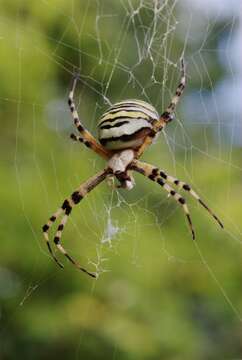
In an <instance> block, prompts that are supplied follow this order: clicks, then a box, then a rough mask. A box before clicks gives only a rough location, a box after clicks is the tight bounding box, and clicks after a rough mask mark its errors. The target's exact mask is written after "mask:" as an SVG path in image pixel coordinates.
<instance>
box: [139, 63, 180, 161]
mask: <svg viewBox="0 0 242 360" xmlns="http://www.w3.org/2000/svg"><path fill="white" fill-rule="evenodd" d="M180 61H181V79H180V83H179V84H178V86H177V88H176V92H175V95H174V96H173V98H172V99H171V102H170V104H169V105H168V107H167V108H166V110H165V111H164V112H163V113H162V114H161V116H160V119H159V120H155V121H154V122H153V130H154V133H153V134H151V135H147V136H146V138H145V140H144V142H143V144H142V145H141V146H140V148H139V149H138V151H137V153H136V158H139V157H140V156H141V155H142V154H143V152H144V151H145V150H146V148H147V147H148V146H149V145H151V143H152V141H153V138H154V136H155V135H156V134H157V133H158V132H160V131H161V130H162V129H163V128H164V127H165V126H166V125H167V124H168V123H169V122H171V121H172V120H173V118H174V117H173V115H174V111H175V109H176V106H177V104H178V102H179V99H180V97H181V95H182V93H183V91H184V89H185V85H186V74H185V65H184V59H183V57H182V58H181V60H180Z"/></svg>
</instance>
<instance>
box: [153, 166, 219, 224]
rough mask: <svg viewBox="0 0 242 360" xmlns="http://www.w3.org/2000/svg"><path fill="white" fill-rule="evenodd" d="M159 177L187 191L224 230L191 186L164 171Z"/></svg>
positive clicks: (161, 171)
mask: <svg viewBox="0 0 242 360" xmlns="http://www.w3.org/2000/svg"><path fill="white" fill-rule="evenodd" d="M159 171H160V176H161V177H162V178H163V179H164V180H166V181H168V182H169V183H171V184H174V185H177V186H178V187H179V188H180V189H183V190H185V191H187V192H188V193H189V194H190V195H191V196H192V197H194V198H195V199H196V200H197V201H198V202H199V204H200V205H202V206H203V207H204V208H205V209H206V210H207V211H208V212H209V213H210V215H211V216H212V217H213V218H214V219H215V220H216V221H217V223H218V224H219V225H220V226H221V228H222V229H223V228H224V225H223V223H222V221H221V220H220V219H219V218H218V217H217V215H215V214H214V212H213V211H212V210H211V209H210V208H209V207H208V206H207V204H206V203H205V202H204V201H203V200H202V199H201V198H200V196H199V195H198V194H197V193H196V192H195V191H194V190H193V189H192V188H191V186H190V185H189V184H187V183H185V182H183V181H181V180H179V179H176V178H174V177H173V176H170V175H168V174H167V173H166V172H165V171H164V170H159Z"/></svg>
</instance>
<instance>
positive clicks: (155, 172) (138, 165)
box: [132, 160, 195, 240]
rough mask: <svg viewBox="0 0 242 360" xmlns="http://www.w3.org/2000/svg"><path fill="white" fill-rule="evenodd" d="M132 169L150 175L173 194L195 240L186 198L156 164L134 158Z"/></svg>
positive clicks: (149, 176) (151, 178) (150, 177)
mask: <svg viewBox="0 0 242 360" xmlns="http://www.w3.org/2000/svg"><path fill="white" fill-rule="evenodd" d="M132 169H133V170H135V171H137V172H139V173H140V174H142V175H144V176H146V177H148V178H149V179H150V180H152V181H155V182H157V183H158V184H159V185H161V186H162V187H163V188H164V189H165V190H166V191H167V192H168V193H169V195H171V196H173V198H174V199H175V200H176V202H177V203H178V204H179V205H181V207H182V209H183V211H184V213H185V216H186V218H187V221H188V225H189V228H190V231H191V233H192V238H193V240H195V231H194V228H193V224H192V220H191V216H190V212H189V209H188V206H187V204H186V200H185V199H184V198H183V197H182V196H181V195H180V194H179V193H178V192H176V191H175V190H174V189H173V188H172V187H171V186H170V185H169V184H167V182H166V181H165V180H164V178H162V176H161V175H160V172H159V169H157V168H156V167H155V166H152V165H150V164H146V163H142V162H140V161H137V160H134V161H133V165H132Z"/></svg>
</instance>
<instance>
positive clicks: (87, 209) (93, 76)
mask: <svg viewBox="0 0 242 360" xmlns="http://www.w3.org/2000/svg"><path fill="white" fill-rule="evenodd" d="M128 3H132V5H133V11H134V9H136V8H138V6H139V5H140V2H139V1H137V2H136V1H132V2H127V3H126V2H124V3H123V2H114V1H111V0H105V1H104V2H94V1H88V2H85V1H83V0H81V1H80V0H79V1H78V0H75V1H71V2H68V1H64V0H62V1H60V0H58V1H57V0H55V1H54V0H51V1H17V0H11V1H7V0H6V1H2V2H1V5H0V6H1V21H0V55H1V61H0V78H1V82H0V92H1V97H0V103H1V108H0V115H1V119H2V121H1V143H0V146H1V149H0V150H1V162H2V170H1V172H0V180H1V184H2V186H1V188H0V194H1V202H0V207H1V214H2V215H1V226H0V232H1V254H2V261H1V268H0V299H1V309H0V310H1V348H0V357H1V359H19V358H23V359H57V358H58V359H67V358H68V359H122V360H131V359H148V360H152V359H172V360H175V359H197V360H199V359H201V360H202V359H232V358H233V359H235V358H240V357H241V340H240V320H239V315H238V314H236V313H235V311H236V309H238V312H239V311H240V309H241V281H240V280H241V265H240V262H241V256H240V251H241V243H240V236H239V235H240V233H239V229H238V228H237V226H238V224H240V219H241V206H240V201H239V199H238V193H239V192H240V187H241V184H240V172H239V166H240V154H239V153H237V152H238V150H237V149H235V148H230V149H229V156H228V149H227V148H226V145H225V144H222V146H221V148H222V152H221V153H220V154H219V156H218V144H217V143H216V141H214V134H213V131H212V130H211V129H207V130H206V134H205V132H204V126H203V125H204V124H200V125H199V126H196V127H193V126H191V127H190V125H189V124H190V123H189V120H188V119H187V116H186V109H185V107H183V106H182V104H181V105H179V106H180V107H179V109H178V117H179V121H180V122H181V123H182V124H183V127H184V128H185V130H184V129H183V128H182V127H181V126H178V125H177V122H176V123H175V122H174V123H172V124H171V126H170V128H169V129H168V131H167V133H168V134H169V136H170V137H171V139H173V140H174V142H175V146H174V148H172V149H168V146H167V144H166V142H165V141H164V137H163V136H161V138H162V140H161V141H159V142H158V143H157V144H156V145H154V146H153V147H152V148H151V149H149V150H148V151H147V154H146V155H145V156H144V158H145V160H146V161H148V162H151V163H154V164H157V166H159V167H161V168H164V169H166V170H167V172H169V173H170V174H174V175H176V176H178V177H179V178H181V179H184V180H185V181H187V182H190V183H192V184H193V185H194V186H195V188H196V189H198V190H199V193H201V194H202V195H203V196H204V198H205V199H206V201H207V202H208V203H209V205H211V207H212V208H213V209H214V210H215V211H216V212H218V215H219V216H220V217H221V218H222V219H223V221H224V223H225V228H226V230H225V231H224V232H222V231H221V230H220V229H218V227H217V225H216V224H215V223H214V222H213V220H212V219H211V218H210V217H209V215H208V214H207V213H206V212H205V211H204V210H203V209H201V208H200V207H199V206H198V205H197V204H196V202H195V201H194V200H192V199H189V201H188V203H189V206H190V209H191V213H192V218H193V222H194V226H195V228H196V233H197V245H196V244H195V243H193V242H192V240H191V237H190V234H189V231H188V228H187V226H186V224H185V219H184V216H183V214H182V212H181V210H180V208H178V207H177V206H176V205H175V204H174V203H173V201H172V199H167V197H166V194H165V193H164V192H163V191H161V189H160V188H159V187H158V186H157V185H155V184H153V183H151V182H149V181H148V180H146V179H145V178H143V177H141V176H140V175H137V176H136V179H137V186H136V187H135V189H134V190H133V191H132V192H130V193H127V192H125V191H122V190H120V191H119V193H118V194H117V193H116V192H112V191H111V190H110V188H108V187H107V185H106V184H104V185H101V186H100V187H99V188H98V189H96V190H95V192H93V193H92V194H90V195H89V196H88V198H87V199H86V200H85V201H84V202H83V203H82V204H81V205H80V206H78V207H77V208H76V209H75V211H73V215H72V217H71V218H72V221H69V223H68V226H67V227H66V229H65V231H64V234H63V241H64V244H65V246H66V248H67V249H68V250H69V251H70V253H72V254H73V255H74V256H75V257H76V258H77V259H78V260H79V261H80V262H81V263H82V264H85V265H87V266H88V268H93V269H94V270H95V266H93V265H92V264H93V263H96V264H97V263H98V264H99V267H100V268H103V269H105V270H108V271H107V272H103V273H101V275H100V277H99V279H98V280H97V281H93V280H92V279H89V278H88V277H85V275H83V274H82V273H78V271H76V269H74V268H72V267H71V265H70V264H69V263H65V269H64V270H60V269H59V268H56V266H55V264H54V263H53V261H52V260H51V259H50V257H49V256H48V252H47V249H46V245H45V243H44V241H43V239H42V234H41V226H42V225H43V224H44V223H45V221H46V220H47V218H48V217H49V216H50V215H51V213H52V212H53V211H55V210H56V208H57V207H58V206H59V205H60V204H61V201H62V200H63V199H64V198H65V197H66V196H67V195H68V194H70V193H71V192H72V191H73V190H74V189H75V188H76V187H77V186H78V184H79V183H81V182H82V181H83V180H84V179H86V178H88V177H89V176H91V175H93V174H94V173H95V172H97V171H98V169H101V168H102V167H103V166H104V163H103V161H102V160H100V159H97V157H96V156H95V155H94V154H92V153H91V152H90V151H89V150H88V149H84V148H83V147H81V146H80V145H79V144H72V143H71V140H70V139H69V133H70V132H72V131H73V126H72V124H71V117H70V114H69V112H68V109H67V105H66V103H67V101H66V100H67V95H68V89H69V84H70V80H71V77H72V74H73V71H74V70H75V69H78V70H79V72H80V77H81V80H80V82H79V84H78V85H79V86H78V90H77V91H78V94H79V98H78V97H77V98H78V100H77V101H79V102H78V103H79V112H80V114H81V116H82V118H83V119H84V120H83V121H84V123H85V124H86V126H88V128H89V129H91V130H92V131H93V132H94V133H95V123H96V121H97V118H98V116H99V115H100V114H101V112H102V111H103V109H104V108H105V107H106V106H107V104H106V100H105V97H106V98H109V99H110V101H116V100H122V99H123V98H128V97H135V98H143V99H146V98H145V93H146V94H147V96H149V98H150V99H152V102H153V104H155V105H157V107H158V109H159V110H160V111H161V109H162V107H164V106H165V104H166V103H167V101H168V99H169V98H170V95H171V94H172V91H173V90H174V88H175V86H176V84H177V79H178V77H179V72H178V71H177V69H176V68H175V67H172V66H168V61H167V59H172V60H173V61H174V62H175V63H176V62H178V59H179V56H180V54H181V51H182V49H183V46H184V44H183V43H182V41H181V37H180V36H179V34H178V32H175V33H173V35H172V37H171V38H169V34H166V31H167V28H166V26H167V19H168V17H169V16H170V19H171V20H174V19H175V15H176V11H178V10H177V9H176V8H175V9H174V11H173V12H172V13H171V14H170V13H169V11H171V8H168V7H167V8H166V7H164V21H163V22H162V21H160V24H157V27H158V28H157V29H156V30H155V31H156V33H155V42H154V43H153V44H152V47H153V48H152V49H153V50H152V51H153V52H152V56H153V61H154V62H152V61H151V53H147V54H146V55H145V51H147V42H145V36H144V34H145V31H147V29H149V31H150V29H151V24H152V21H153V9H152V6H151V3H152V2H149V1H148V2H145V3H147V4H148V5H146V6H144V7H143V8H142V9H141V10H140V12H139V17H137V16H133V15H132V14H131V13H130V12H129V10H128V9H129V6H128ZM125 4H126V5H125ZM124 5H125V6H124ZM167 9H168V10H169V11H168V10H167ZM130 14H131V15H132V16H131V15H130ZM161 18H162V17H161ZM161 18H159V19H161ZM141 24H143V27H142V26H141ZM219 26H221V28H222V26H223V24H219V23H218V24H217V25H216V30H215V29H214V33H213V31H210V32H209V33H208V36H210V37H211V40H210V42H209V44H210V45H211V46H214V48H216V46H217V42H216V41H215V40H214V36H215V37H216V33H217V32H218V28H219ZM134 29H135V31H134ZM215 31H216V33H215ZM228 31H229V29H228ZM136 32H137V33H136ZM213 35H214V36H213ZM135 36H137V38H136V37H135ZM149 36H152V32H151V33H150V34H149ZM164 36H167V44H168V45H167V44H166V46H165V47H163V45H162V41H163V40H164ZM137 43H138V44H139V45H140V49H139V48H138V47H137ZM196 50H197V48H196V45H194V47H192V45H190V49H188V53H187V56H188V58H189V57H190V56H191V57H192V55H193V54H195V53H196ZM118 51H120V53H118ZM139 51H140V54H141V55H140V56H141V57H140V59H141V60H140V61H139ZM204 56H205V55H204ZM154 63H155V68H154V67H153V64H154ZM189 64H190V66H191V68H190V70H188V71H189V73H191V74H194V76H192V77H191V78H189V85H188V90H187V93H189V92H192V91H195V90H196V88H198V87H199V86H201V79H200V77H199V76H198V74H197V75H196V71H195V69H194V67H193V62H192V61H191V62H189ZM134 65H135V66H134ZM207 66H208V71H209V75H210V79H212V81H213V85H215V81H219V80H220V79H221V78H222V77H223V76H224V74H223V71H222V69H221V68H220V67H219V66H218V60H217V58H216V52H214V53H212V55H211V54H210V57H209V61H208V65H207ZM201 74H202V70H201ZM201 74H200V75H201ZM202 75H203V74H202ZM162 79H167V81H166V82H165V83H164V86H163V87H162ZM204 79H205V82H204V87H207V88H208V89H209V90H211V89H210V88H209V86H210V84H209V81H208V82H207V78H206V74H204ZM135 80H138V81H139V83H138V82H137V81H135ZM144 89H145V93H144V92H142V90H144ZM53 117H54V119H53ZM190 120H191V123H192V121H193V119H190ZM186 121H187V122H186ZM204 134H205V135H204ZM219 140H221V139H219ZM207 142H209V148H208V147H207ZM179 145H181V146H179ZM193 145H197V147H196V146H193ZM220 145H221V144H220ZM199 149H202V151H199ZM232 158H233V159H234V162H235V163H236V162H237V163H238V167H236V166H230V165H231V164H232V162H231V159H232ZM110 221H111V224H112V226H114V227H116V230H117V233H116V234H115V236H114V238H113V239H111V246H110V244H109V242H108V241H107V242H106V243H105V242H103V243H102V242H101V240H108V239H107V237H108V234H107V233H106V232H107V224H108V223H109V222H110ZM236 224H237V225H236ZM109 225H110V223H109ZM200 252H201V253H202V254H203V255H202V257H201V256H200ZM100 261H101V263H100ZM223 292H225V293H226V294H227V295H226V296H228V299H227V300H226V299H225V297H224V293H223ZM230 303H231V304H232V306H231V304H230Z"/></svg>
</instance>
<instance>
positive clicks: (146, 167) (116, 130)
mask: <svg viewBox="0 0 242 360" xmlns="http://www.w3.org/2000/svg"><path fill="white" fill-rule="evenodd" d="M185 82H186V77H185V68H184V62H183V59H181V80H180V83H179V85H178V87H177V89H176V93H175V95H174V97H173V98H172V100H171V103H170V104H169V106H168V107H167V109H166V110H165V111H164V112H163V113H162V114H161V115H159V113H158V112H157V111H156V109H155V108H154V107H153V106H152V105H150V104H148V103H146V102H144V101H141V100H125V101H121V102H119V103H116V104H114V105H113V106H111V107H110V108H109V109H108V110H107V111H106V112H105V113H104V114H103V115H102V117H101V119H100V121H99V123H98V131H99V142H98V141H97V140H96V139H95V138H94V137H93V136H92V135H91V134H90V132H89V131H88V130H86V129H85V128H84V126H83V125H82V123H81V121H80V119H79V116H78V113H77V110H76V107H75V103H74V99H73V98H74V90H75V87H76V83H77V78H74V81H73V86H72V89H71V91H70V94H69V99H68V104H69V108H70V111H71V114H72V117H73V120H74V124H75V126H76V128H77V130H78V131H79V133H80V135H75V134H71V138H72V139H73V140H75V141H80V142H81V143H83V144H84V145H86V146H87V147H89V148H90V149H92V150H93V151H94V152H96V153H97V154H98V155H99V156H101V157H102V158H104V159H105V160H106V161H107V165H106V167H105V168H104V170H102V171H100V172H99V173H97V174H96V175H94V176H93V177H91V178H90V179H88V180H87V181H85V182H84V183H82V184H81V185H80V186H79V187H78V188H77V189H76V190H75V191H74V192H73V193H72V194H71V196H70V197H68V198H67V199H65V200H64V202H63V204H62V206H61V207H60V208H59V209H58V210H57V211H56V212H55V213H54V214H53V215H52V216H51V217H50V218H49V220H48V221H47V223H46V224H45V225H44V226H43V233H44V237H45V240H46V243H47V246H48V249H49V251H50V254H51V255H52V257H53V258H54V260H55V261H56V262H57V264H58V265H60V266H61V267H63V265H62V264H61V263H60V262H59V260H58V259H57V257H56V256H55V254H54V253H53V251H52V248H51V245H50V242H49V236H48V231H49V230H50V228H51V226H52V225H53V224H54V223H55V221H56V220H57V219H58V218H60V219H61V220H60V222H59V225H58V227H57V232H56V234H55V237H54V244H55V245H56V246H57V248H58V249H59V251H60V252H61V253H62V254H63V255H65V256H66V257H67V259H68V260H69V261H70V262H71V263H72V264H73V265H75V266H76V267H77V268H78V269H79V270H81V271H83V272H85V273H86V274H88V275H90V276H92V277H96V274H95V273H92V272H89V271H87V270H86V269H85V268H83V267H82V266H80V265H79V264H78V263H77V262H76V261H75V260H74V259H73V258H72V257H71V256H70V255H69V254H68V253H67V251H66V250H65V248H64V247H63V245H62V244H61V235H62V232H63V230H64V227H65V225H66V222H67V220H68V217H69V215H70V214H71V212H72V209H73V208H74V206H75V205H77V204H78V203H79V202H80V201H81V200H82V199H83V198H84V197H85V196H86V195H87V194H88V193H89V192H90V191H91V190H93V189H94V188H95V187H96V186H97V185H98V184H100V183H101V182H102V181H103V180H104V179H105V178H107V177H110V176H111V177H113V178H116V179H117V181H118V183H119V185H118V187H122V188H124V189H128V190H129V189H132V187H133V186H134V180H133V176H132V172H133V171H136V172H138V173H140V174H142V175H144V176H146V177H147V178H148V179H150V180H152V181H155V182H156V183H158V184H159V185H160V186H162V187H163V189H165V191H167V192H168V194H169V195H170V196H172V197H173V198H174V200H175V201H176V202H177V203H178V204H179V205H180V206H181V208H182V210H183V211H184V214H185V216H186V218H187V221H188V225H189V227H190V230H191V234H192V238H193V239H195V232H194V229H193V225H192V221H191V217H190V213H189V210H188V206H187V204H186V200H185V199H184V197H182V196H181V195H180V194H179V193H178V192H177V191H175V190H174V189H173V187H172V186H171V184H172V185H176V186H178V188H180V189H182V190H185V191H187V192H188V193H189V194H190V195H191V196H193V197H194V198H195V199H196V200H197V201H198V202H199V203H200V205H202V206H203V207H204V208H205V209H206V210H207V211H208V212H209V213H210V214H211V215H212V216H213V218H214V219H215V220H216V221H217V222H218V224H219V225H220V226H221V227H222V228H223V224H222V223H221V221H220V220H219V219H218V217H217V216H216V215H215V214H214V213H213V212H212V210H211V209H210V208H209V207H208V206H207V205H206V204H205V203H204V202H203V200H201V198H200V197H199V195H198V194H197V193H196V192H195V191H194V190H193V189H192V188H191V187H190V185H188V184H186V183H185V182H183V181H180V180H178V179H177V178H175V177H173V176H170V175H168V174H167V173H166V172H165V171H164V170H161V169H158V168H157V167H156V166H152V165H150V164H147V163H144V162H141V161H139V160H138V159H139V158H140V156H141V155H142V154H143V152H144V151H145V150H146V148H147V147H148V146H149V145H150V144H151V143H152V142H153V140H154V138H155V137H156V135H158V134H159V133H160V132H161V130H162V129H163V128H164V127H165V126H166V125H167V124H168V123H169V122H170V121H171V120H172V119H173V115H174V111H175V109H176V105H177V103H178V101H179V98H180V96H181V95H182V93H183V90H184V88H185Z"/></svg>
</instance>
